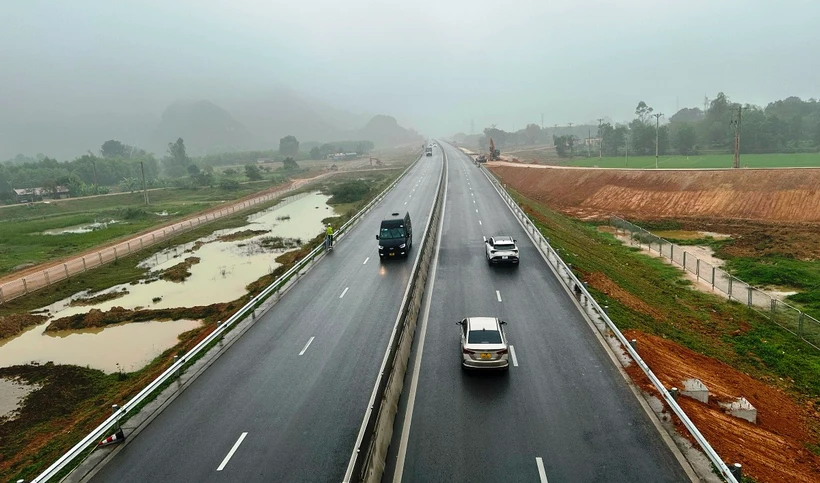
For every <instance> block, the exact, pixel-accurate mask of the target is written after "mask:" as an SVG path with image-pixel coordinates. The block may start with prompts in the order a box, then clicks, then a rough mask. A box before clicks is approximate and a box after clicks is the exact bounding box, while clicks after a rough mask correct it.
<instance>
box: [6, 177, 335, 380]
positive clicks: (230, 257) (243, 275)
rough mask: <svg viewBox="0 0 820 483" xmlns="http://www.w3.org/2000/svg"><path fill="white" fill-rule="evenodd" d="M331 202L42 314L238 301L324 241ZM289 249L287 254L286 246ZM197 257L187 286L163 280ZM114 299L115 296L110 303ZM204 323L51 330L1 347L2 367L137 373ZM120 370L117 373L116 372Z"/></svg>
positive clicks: (292, 202) (176, 252) (312, 199)
mask: <svg viewBox="0 0 820 483" xmlns="http://www.w3.org/2000/svg"><path fill="white" fill-rule="evenodd" d="M328 199H329V197H328V196H325V195H322V194H321V193H318V192H316V193H306V194H302V195H296V196H294V197H292V198H290V199H286V200H284V201H283V202H282V203H280V204H278V205H277V206H275V207H273V208H270V209H268V210H265V211H262V212H259V213H255V214H252V215H249V216H248V224H246V225H245V226H242V227H239V228H232V229H229V230H220V231H217V232H215V233H213V234H211V235H209V236H207V237H204V238H201V239H199V240H196V241H195V242H193V243H188V244H186V245H184V246H176V247H173V248H170V249H168V250H165V251H163V252H160V253H157V254H156V255H153V256H151V257H150V258H148V259H145V260H143V261H142V262H140V265H141V266H143V267H146V268H149V269H150V270H151V274H152V275H151V277H150V278H148V279H145V280H141V281H140V282H139V283H137V284H134V285H131V284H122V285H117V286H114V287H111V288H109V289H107V290H104V291H101V292H98V293H94V294H92V297H94V298H95V299H96V300H99V302H98V303H92V304H89V305H78V304H76V302H75V304H73V305H72V304H71V302H72V300H76V299H79V298H87V297H89V295H88V294H86V293H78V294H75V295H74V296H72V297H70V298H67V299H64V300H61V301H59V302H57V303H55V304H52V305H50V306H48V307H45V308H44V309H48V312H46V313H47V314H48V315H50V316H51V317H52V319H51V320H53V319H55V318H62V317H67V316H70V315H75V314H82V313H87V312H88V311H90V310H91V309H98V310H101V311H107V310H110V309H111V308H112V307H117V306H118V307H123V308H125V309H139V308H143V309H163V308H175V307H193V306H199V305H203V306H204V305H211V304H214V303H220V302H229V301H232V300H235V299H237V298H239V297H241V296H242V295H244V294H245V293H246V289H245V286H246V285H248V284H249V283H251V282H254V281H256V280H258V279H259V278H260V277H262V276H264V275H267V274H268V273H270V272H272V271H273V270H274V269H275V268H277V267H278V266H279V264H278V263H277V262H276V261H275V259H276V257H278V256H279V255H281V254H282V253H284V252H286V251H287V250H289V249H292V248H293V244H294V243H296V241H298V242H299V243H304V242H306V241H308V240H310V239H313V238H314V237H316V235H318V234H320V233H322V231H323V225H322V220H323V219H325V218H328V217H332V216H336V213H335V212H334V210H333V209H332V208H331V207H330V206H328V205H327V200H328ZM283 245H284V246H283ZM191 257H196V258H198V259H199V260H198V261H197V262H196V263H191V264H190V266H189V267H187V270H188V271H189V272H190V275H189V276H187V277H186V278H185V280H184V281H182V282H174V281H171V280H163V279H158V275H159V274H160V273H161V272H162V271H163V270H166V269H168V268H171V267H174V266H175V265H177V264H180V263H182V262H184V261H185V260H186V259H189V258H191ZM113 293H117V296H111V297H105V296H104V295H106V294H113ZM198 324H199V321H191V320H178V321H168V322H140V323H124V324H118V325H111V326H108V327H106V328H104V329H103V328H94V329H85V330H80V331H67V332H45V328H46V326H47V325H48V324H47V323H46V324H41V325H38V326H35V327H32V328H30V329H28V330H27V331H26V332H24V333H22V334H21V335H18V336H17V337H14V338H11V339H8V340H5V341H0V367H4V366H9V365H13V364H28V363H30V362H32V361H36V362H40V363H45V362H48V361H53V362H54V363H56V364H77V365H80V366H86V365H87V366H90V367H93V368H97V369H102V370H105V371H108V372H113V371H117V370H120V369H122V370H124V371H126V372H129V371H133V370H136V369H139V368H140V367H142V366H143V365H145V364H146V363H147V362H149V361H150V360H151V359H153V358H154V357H156V356H157V355H158V354H160V353H161V352H162V351H163V350H165V349H167V348H169V347H171V346H173V345H174V344H176V341H177V339H176V337H177V336H178V335H179V334H180V333H182V332H185V331H187V330H190V329H192V328H194V327H196V326H197V325H198ZM117 364H119V365H117Z"/></svg>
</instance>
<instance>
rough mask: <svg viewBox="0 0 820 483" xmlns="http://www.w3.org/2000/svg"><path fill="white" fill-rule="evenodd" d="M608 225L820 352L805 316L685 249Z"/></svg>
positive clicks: (626, 226)
mask: <svg viewBox="0 0 820 483" xmlns="http://www.w3.org/2000/svg"><path fill="white" fill-rule="evenodd" d="M609 224H610V226H612V227H613V228H615V230H616V235H617V234H618V231H623V232H624V234H626V233H627V232H628V233H629V235H628V237H629V241H630V244H632V245H633V246H634V245H637V246H639V247H641V248H647V249H648V250H649V251H653V252H656V253H658V254H660V255H661V256H663V257H664V258H667V259H669V260H671V261H672V262H673V263H674V264H676V265H678V266H680V267H681V268H683V269H684V270H686V271H687V272H689V273H691V274H693V275H694V276H695V277H696V279H697V280H698V281H699V282H700V281H702V282H705V283H707V284H709V285H711V287H712V290H719V291H721V292H723V293H724V294H726V296H727V297H729V300H735V301H737V302H740V303H742V304H744V305H746V306H747V307H749V308H750V309H752V310H754V311H756V312H758V313H759V314H761V315H763V316H764V317H767V318H769V319H770V320H771V321H772V322H774V323H776V324H777V325H779V326H780V327H782V328H784V329H786V330H788V331H789V332H791V333H792V334H794V335H796V336H797V337H799V338H801V339H803V340H804V341H805V342H806V343H807V344H809V345H810V346H812V347H814V348H815V349H818V350H820V321H818V320H817V319H815V318H814V317H812V316H810V315H808V314H805V313H804V312H802V311H801V310H800V309H798V308H796V307H794V306H792V305H789V304H788V303H786V302H784V301H782V300H779V299H777V298H775V297H772V296H771V295H769V294H768V293H766V292H764V291H762V290H760V289H758V288H755V287H753V286H752V285H750V284H748V283H746V282H744V281H743V280H740V279H739V278H737V277H735V276H733V275H731V274H730V273H728V272H726V271H725V270H722V269H721V268H718V267H716V266H714V265H712V264H710V263H709V262H707V261H705V260H701V259H700V258H698V257H697V256H695V255H693V254H692V253H690V252H687V251H686V249H685V248H683V247H681V246H679V245H676V244H674V243H672V242H670V241H668V240H665V239H663V238H661V237H659V236H657V235H654V234H652V233H650V232H648V231H646V230H644V229H643V228H641V227H639V226H637V225H634V224H632V223H630V222H628V221H626V220H624V219H622V218H618V217H615V216H613V217H611V218H610V219H609Z"/></svg>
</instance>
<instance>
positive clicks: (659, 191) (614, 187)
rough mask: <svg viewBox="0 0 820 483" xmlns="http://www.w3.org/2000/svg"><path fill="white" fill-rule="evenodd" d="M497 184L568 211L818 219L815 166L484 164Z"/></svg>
mask: <svg viewBox="0 0 820 483" xmlns="http://www.w3.org/2000/svg"><path fill="white" fill-rule="evenodd" d="M488 168H490V169H491V170H492V172H493V173H495V174H496V176H498V177H499V179H501V180H502V182H504V183H506V184H508V185H509V186H510V187H511V188H514V189H515V190H517V191H519V192H521V193H522V194H524V195H525V196H527V197H528V198H532V199H536V200H538V201H541V202H543V203H546V204H548V205H550V206H552V207H553V208H556V209H558V210H560V211H563V212H564V213H567V214H569V215H572V216H576V217H580V218H587V217H606V216H610V215H613V214H617V215H619V216H622V217H625V218H631V219H636V218H642V219H645V218H691V217H698V218H723V219H754V220H766V221H778V222H820V169H813V168H808V169H803V168H797V169H736V170H657V171H655V170H625V169H594V168H560V167H552V166H543V167H535V166H531V165H520V164H510V163H489V165H488Z"/></svg>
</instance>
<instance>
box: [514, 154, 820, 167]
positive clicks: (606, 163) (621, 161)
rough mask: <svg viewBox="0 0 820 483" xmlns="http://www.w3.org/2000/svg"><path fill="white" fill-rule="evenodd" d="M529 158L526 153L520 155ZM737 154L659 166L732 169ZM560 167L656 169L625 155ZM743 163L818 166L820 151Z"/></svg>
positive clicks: (667, 159) (664, 161)
mask: <svg viewBox="0 0 820 483" xmlns="http://www.w3.org/2000/svg"><path fill="white" fill-rule="evenodd" d="M521 159H526V156H521ZM733 160H734V156H733V155H731V154H707V155H697V156H659V157H658V168H661V169H663V168H666V169H681V168H692V169H697V168H701V169H702V168H731V167H732V165H733V162H734V161H733ZM558 164H559V165H561V166H580V167H595V166H597V167H599V168H636V169H654V168H655V157H654V156H630V157H629V159H628V160H627V159H626V157H625V156H620V157H604V158H575V159H572V160H569V159H562V160H560V161H558ZM740 166H741V167H748V168H809V167H812V168H816V167H820V153H796V154H743V155H741V157H740Z"/></svg>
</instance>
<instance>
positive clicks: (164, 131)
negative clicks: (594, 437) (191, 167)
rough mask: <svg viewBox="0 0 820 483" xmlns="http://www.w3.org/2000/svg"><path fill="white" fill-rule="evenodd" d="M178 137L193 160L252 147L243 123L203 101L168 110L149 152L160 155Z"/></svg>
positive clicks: (250, 137) (185, 102)
mask: <svg viewBox="0 0 820 483" xmlns="http://www.w3.org/2000/svg"><path fill="white" fill-rule="evenodd" d="M180 137H181V138H182V139H184V140H185V146H186V147H187V148H188V153H189V154H191V155H194V156H199V155H203V154H213V153H221V152H228V151H240V150H245V149H248V148H250V147H251V146H253V144H254V137H253V135H252V134H251V133H250V131H248V129H247V128H246V127H245V126H244V125H243V124H242V123H240V122H239V121H237V120H236V119H234V118H233V116H231V114H230V113H228V111H226V110H225V109H222V108H221V107H219V106H217V105H216V104H214V103H212V102H210V101H205V100H199V101H177V102H174V103H173V104H171V105H170V106H168V107H167V108H166V109H165V111H164V112H163V113H162V117H161V119H160V122H159V125H158V126H157V127H156V129H155V130H154V134H153V136H152V142H153V144H154V145H153V146H151V148H152V149H153V150H154V151H155V152H158V153H162V152H164V151H165V148H166V146H167V145H168V143H169V142H173V141H175V140H176V139H177V138H180Z"/></svg>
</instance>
